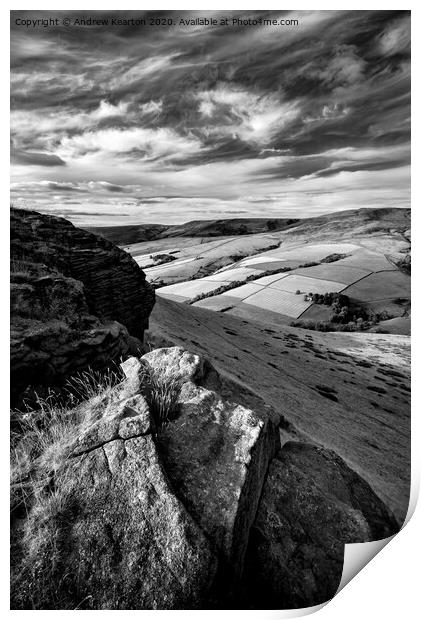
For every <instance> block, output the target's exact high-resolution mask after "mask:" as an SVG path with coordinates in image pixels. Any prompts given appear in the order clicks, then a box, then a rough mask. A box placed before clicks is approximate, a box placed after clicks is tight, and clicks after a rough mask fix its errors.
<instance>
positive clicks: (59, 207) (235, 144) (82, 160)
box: [11, 11, 410, 221]
mask: <svg viewBox="0 0 421 620" xmlns="http://www.w3.org/2000/svg"><path fill="white" fill-rule="evenodd" d="M25 14H26V13H25ZM199 14H200V15H201V16H203V15H209V16H213V17H216V18H217V19H219V18H221V17H229V16H233V15H234V13H233V12H232V11H228V12H220V11H214V12H200V13H199V12H190V13H184V14H183V17H184V18H186V17H189V16H190V17H194V16H197V15H199ZM74 15H75V13H74ZM130 15H132V16H134V17H136V16H137V15H138V14H136V13H133V14H130ZM142 15H143V14H142ZM22 16H23V14H22V13H20V17H22ZM28 16H30V17H31V18H36V17H40V16H42V17H45V16H49V13H48V12H47V11H43V12H30V13H28ZM84 16H85V17H86V16H89V11H88V12H84ZM95 16H96V17H98V14H96V15H95ZM171 16H172V17H173V18H174V17H177V16H179V14H177V12H174V13H172V14H171ZM261 16H271V17H278V18H279V17H284V18H289V19H298V20H299V25H298V26H296V27H285V28H282V29H279V27H274V26H260V27H259V26H257V27H244V28H239V27H227V26H215V27H197V28H187V27H179V26H173V27H170V28H168V29H166V28H159V29H156V28H148V27H144V28H140V29H130V28H124V27H121V28H119V27H113V28H111V27H109V28H98V29H94V30H92V29H91V30H90V29H89V28H82V27H80V28H57V29H45V28H33V29H30V30H27V29H22V28H18V27H17V26H14V27H13V30H12V41H11V49H12V54H11V58H12V72H11V90H12V112H11V129H12V181H13V182H14V184H13V185H12V196H13V199H14V200H15V201H19V200H22V201H26V202H29V203H30V202H32V203H33V205H34V207H36V208H40V209H45V210H51V209H54V210H56V211H60V212H62V213H65V214H66V216H68V217H70V218H72V217H74V218H76V219H78V220H80V219H81V218H82V220H83V213H85V214H86V216H87V217H88V216H89V217H91V218H101V217H105V216H106V217H112V216H113V217H117V216H119V217H120V216H121V218H122V220H124V218H125V217H126V218H129V219H131V220H133V221H147V220H149V221H158V220H159V219H160V218H163V219H164V220H167V219H168V220H169V219H170V220H171V221H183V220H186V219H189V218H190V217H194V218H198V217H209V216H210V214H216V213H217V214H218V217H221V216H222V215H223V214H224V212H226V213H242V214H243V213H248V214H250V215H253V214H254V215H258V214H260V215H261V214H263V213H268V214H269V213H270V214H272V215H274V214H278V215H282V214H286V213H291V212H293V211H294V210H295V212H296V213H300V214H301V215H311V214H312V213H316V212H326V211H327V210H335V209H340V208H352V207H354V208H355V207H358V206H373V205H374V206H377V205H378V206H382V205H386V204H390V205H393V206H407V205H408V201H409V181H408V171H409V167H408V166H409V140H410V133H409V131H410V18H409V13H408V12H405V11H389V12H382V11H379V12H376V11H306V12H302V11H277V12H268V11H260V12H259V11H252V12H249V13H248V14H247V15H245V17H251V18H256V17H257V18H258V17H261ZM12 23H13V19H12ZM347 184H350V186H349V187H348V186H347ZM224 210H225V211H224ZM72 214H73V215H72ZM94 214H95V215H94Z"/></svg>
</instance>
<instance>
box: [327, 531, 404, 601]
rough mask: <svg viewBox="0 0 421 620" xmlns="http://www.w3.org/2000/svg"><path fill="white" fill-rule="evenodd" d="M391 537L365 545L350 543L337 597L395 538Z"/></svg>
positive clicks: (345, 556) (346, 551)
mask: <svg viewBox="0 0 421 620" xmlns="http://www.w3.org/2000/svg"><path fill="white" fill-rule="evenodd" d="M395 536H396V534H393V536H389V537H388V538H383V539H382V540H374V541H371V542H364V543H349V544H346V545H345V552H344V564H343V569H342V577H341V582H340V584H339V587H338V589H337V591H336V594H335V596H337V595H338V594H339V592H340V591H341V590H342V588H344V587H345V586H346V585H347V584H348V583H349V582H350V581H351V579H354V577H355V576H356V575H357V574H358V573H359V572H360V571H361V570H362V569H363V568H364V566H366V565H367V564H368V563H369V562H370V561H371V560H372V559H373V558H374V557H375V556H376V555H377V554H378V553H379V552H380V551H381V550H382V549H383V548H384V547H385V546H386V545H387V544H388V543H389V542H390V541H391V540H392V539H393V538H394V537H395Z"/></svg>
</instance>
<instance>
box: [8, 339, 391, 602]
mask: <svg viewBox="0 0 421 620" xmlns="http://www.w3.org/2000/svg"><path fill="white" fill-rule="evenodd" d="M122 368H123V371H124V374H125V377H126V378H125V380H124V381H123V382H122V383H120V384H119V385H118V386H116V387H114V388H112V389H110V390H108V391H107V392H106V393H104V394H100V395H98V396H97V397H95V398H93V399H91V400H90V401H88V402H87V403H82V404H80V405H79V406H78V408H77V409H75V410H73V411H72V412H69V414H68V415H69V416H73V419H74V420H75V422H74V429H72V431H71V432H70V433H69V430H67V432H66V434H65V436H64V438H61V437H60V436H58V439H57V442H58V444H59V445H57V446H53V447H51V446H50V448H49V452H48V458H46V456H45V455H44V456H43V457H42V458H41V457H40V458H39V460H38V461H37V462H35V463H34V465H33V468H32V470H31V471H30V472H28V471H26V477H25V478H24V477H23V476H21V479H20V481H17V483H16V484H17V485H19V483H20V484H22V482H24V483H25V484H26V485H27V486H26V488H25V494H26V496H25V502H24V505H25V507H26V509H27V510H28V513H27V515H26V516H24V518H23V519H18V520H17V525H16V528H18V529H19V528H20V530H19V531H15V534H14V537H13V538H14V540H16V541H17V542H16V550H15V552H14V553H13V556H12V557H13V561H14V566H13V577H12V607H13V608H22V607H25V606H28V604H30V605H33V606H35V607H36V608H48V607H52V608H74V607H78V608H89V609H191V608H201V609H207V608H209V607H213V608H214V607H217V608H219V607H223V608H226V607H227V606H230V607H237V608H238V607H241V608H255V609H256V608H257V609H262V608H263V609H264V608H271V607H273V608H283V607H286V608H287V607H305V606H308V605H314V604H316V603H318V602H322V601H326V600H327V599H328V598H330V597H331V596H333V594H334V592H335V589H336V587H337V585H338V583H339V580H340V576H341V571H342V558H343V550H344V544H345V543H346V542H362V541H368V540H374V539H378V538H382V537H385V536H389V535H390V534H392V533H394V532H395V531H397V525H396V522H395V520H394V518H393V516H392V515H391V514H390V512H389V511H388V510H387V509H386V508H385V506H384V505H383V504H382V502H381V501H380V500H379V499H378V498H377V496H376V495H375V494H374V492H373V491H372V490H371V488H370V487H369V485H368V484H367V483H366V482H365V481H364V480H362V478H360V476H358V475H357V474H356V473H355V472H353V471H352V470H351V469H350V468H349V467H348V466H347V465H346V464H345V463H344V462H343V461H342V459H340V458H339V457H338V456H337V455H336V454H335V453H334V452H332V451H329V450H325V449H323V448H320V447H316V446H314V445H309V444H305V443H298V442H292V441H289V442H287V443H286V444H284V446H283V447H282V448H280V443H279V424H280V422H282V421H280V420H279V417H278V416H277V415H276V414H275V413H274V412H273V411H271V410H270V409H267V408H265V407H264V406H262V407H260V406H259V401H258V400H256V401H255V403H256V407H255V408H254V409H253V410H251V409H249V408H247V407H246V406H245V405H241V404H238V403H237V402H234V401H233V400H231V399H230V398H229V393H228V389H229V382H226V381H224V379H223V378H222V377H220V376H219V375H218V373H217V372H216V370H215V369H214V368H212V366H211V365H210V364H209V363H208V362H207V361H206V360H205V359H203V358H202V357H200V356H199V355H196V354H192V353H189V352H188V351H186V350H184V349H182V348H180V347H172V348H164V349H156V350H154V351H151V352H150V353H148V354H146V355H144V356H143V357H142V358H141V359H137V358H133V357H132V358H129V359H128V360H126V361H125V362H124V363H123V364H122ZM151 377H153V382H151ZM218 386H221V388H222V390H223V392H224V397H222V396H221V394H220V393H219V392H218V391H216V389H215V388H217V387H218ZM233 393H235V391H234V392H233ZM168 403H170V404H171V410H168V416H167V420H168V421H167V424H166V425H164V426H163V427H162V428H158V426H157V417H156V416H157V409H158V408H159V407H166V406H167V405H168ZM281 432H282V431H281ZM53 436H54V437H55V434H54V433H53ZM18 452H19V446H18V447H17V448H16V453H18ZM60 454H61V455H62V457H61V460H60V458H58V456H57V455H60ZM53 456H54V458H52V457H53ZM31 481H32V482H31ZM31 485H32V487H31ZM31 488H32V491H31ZM21 505H22V504H21ZM20 510H21V511H22V508H20ZM20 516H22V515H20Z"/></svg>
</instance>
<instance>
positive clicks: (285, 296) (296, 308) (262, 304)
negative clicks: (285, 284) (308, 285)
mask: <svg viewBox="0 0 421 620" xmlns="http://www.w3.org/2000/svg"><path fill="white" fill-rule="evenodd" d="M243 301H244V303H246V304H250V305H252V306H258V307H259V308H263V310H270V311H272V312H279V313H280V314H285V315H286V316H290V317H292V318H298V317H299V316H300V314H302V313H303V312H304V310H306V309H307V308H308V307H309V306H311V301H305V300H304V297H303V296H302V295H295V294H294V293H292V292H290V291H282V290H276V289H274V288H271V287H269V286H268V287H266V288H263V289H262V290H260V291H258V292H257V293H254V294H253V295H250V297H247V298H246V299H243Z"/></svg>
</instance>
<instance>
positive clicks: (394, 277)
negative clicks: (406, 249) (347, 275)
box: [346, 271, 411, 301]
mask: <svg viewBox="0 0 421 620" xmlns="http://www.w3.org/2000/svg"><path fill="white" fill-rule="evenodd" d="M346 293H347V295H348V297H350V298H355V299H361V300H362V301H380V300H382V299H394V298H396V297H405V298H408V297H409V296H410V294H411V280H410V278H409V277H408V276H407V275H405V274H403V273H401V272H400V271H380V272H379V273H373V274H371V275H370V276H368V277H367V278H364V279H363V280H360V281H359V282H357V283H356V284H353V285H352V286H350V287H349V288H347V291H346Z"/></svg>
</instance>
